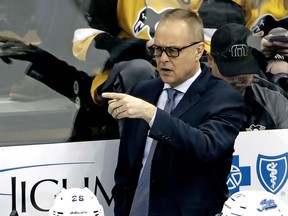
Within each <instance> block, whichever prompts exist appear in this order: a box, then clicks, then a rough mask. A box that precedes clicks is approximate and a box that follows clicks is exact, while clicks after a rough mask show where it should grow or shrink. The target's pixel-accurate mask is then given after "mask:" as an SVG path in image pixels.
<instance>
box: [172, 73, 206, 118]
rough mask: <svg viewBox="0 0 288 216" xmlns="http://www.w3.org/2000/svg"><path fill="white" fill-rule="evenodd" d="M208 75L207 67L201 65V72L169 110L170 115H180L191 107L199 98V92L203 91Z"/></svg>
mask: <svg viewBox="0 0 288 216" xmlns="http://www.w3.org/2000/svg"><path fill="white" fill-rule="evenodd" d="M210 76H211V74H210V71H209V69H208V68H207V67H203V68H202V72H201V74H200V75H199V77H198V78H197V79H196V80H195V81H194V82H193V83H192V85H191V86H190V87H189V88H188V90H187V92H186V93H185V94H184V96H183V98H182V99H181V101H180V102H179V104H178V105H177V106H176V108H175V109H174V110H173V111H172V112H171V115H173V116H175V117H180V116H181V115H183V114H184V113H185V112H186V111H187V110H189V109H190V108H191V107H193V106H194V105H195V104H196V103H197V102H198V101H199V100H200V99H201V93H202V92H203V91H205V89H206V85H207V81H208V79H209V77H210Z"/></svg>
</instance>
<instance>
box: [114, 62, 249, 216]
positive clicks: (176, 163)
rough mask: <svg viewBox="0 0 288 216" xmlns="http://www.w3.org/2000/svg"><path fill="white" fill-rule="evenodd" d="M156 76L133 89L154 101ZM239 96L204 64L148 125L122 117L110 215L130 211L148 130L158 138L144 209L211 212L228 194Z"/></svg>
mask: <svg viewBox="0 0 288 216" xmlns="http://www.w3.org/2000/svg"><path fill="white" fill-rule="evenodd" d="M163 85H164V83H163V82H162V80H161V79H154V80H149V81H143V82H140V83H139V84H138V85H137V86H136V87H135V89H134V90H133V92H132V94H133V95H134V96H136V97H139V98H142V99H143V100H146V101H148V102H150V103H152V104H156V103H157V100H158V98H159V95H160V94H161V91H162V90H163ZM244 106H245V105H244V100H243V97H242V96H241V95H240V94H239V93H238V92H236V90H235V89H234V88H233V87H232V86H231V85H230V84H228V83H226V82H225V81H223V80H220V79H218V78H216V77H214V76H212V75H211V73H210V70H209V69H208V68H207V67H206V66H202V72H201V74H200V76H199V77H198V78H197V79H196V80H195V82H194V83H193V84H192V85H191V86H190V87H189V89H188V90H187V92H186V93H185V95H184V96H183V98H182V99H181V101H180V102H179V104H178V105H177V106H176V108H175V109H174V110H173V111H172V112H171V113H170V114H168V113H166V112H165V111H163V110H161V109H159V108H158V109H157V112H156V116H155V121H154V124H153V126H152V127H151V128H149V124H148V123H147V122H145V121H144V120H142V119H125V122H124V128H123V134H122V137H121V141H120V147H119V155H118V163H117V167H116V170H115V186H114V187H113V190H112V196H113V198H114V201H115V207H114V212H115V216H124V215H125V216H126V215H129V211H130V207H131V202H132V200H133V195H134V192H135V188H136V185H137V181H138V178H139V172H140V170H141V166H142V165H141V161H142V157H143V152H144V147H145V141H146V137H147V135H148V136H150V137H152V138H153V139H156V140H158V144H157V147H156V150H155V154H154V157H153V162H152V167H151V187H150V210H149V212H150V213H149V215H154V216H156V215H161V216H170V215H171V216H180V215H183V216H186V215H187V216H188V215H189V216H215V214H216V213H219V212H221V209H222V206H223V203H224V202H225V200H226V199H227V196H228V188H227V185H226V181H227V176H228V174H229V172H230V167H231V162H232V154H233V152H234V141H235V138H236V136H237V135H238V133H239V130H240V128H241V124H242V118H243V113H244Z"/></svg>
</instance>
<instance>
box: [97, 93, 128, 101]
mask: <svg viewBox="0 0 288 216" xmlns="http://www.w3.org/2000/svg"><path fill="white" fill-rule="evenodd" d="M101 96H102V97H103V98H108V99H116V100H119V99H121V98H123V97H124V96H125V94H123V93H115V92H104V93H102V95H101Z"/></svg>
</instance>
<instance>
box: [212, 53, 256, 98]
mask: <svg viewBox="0 0 288 216" xmlns="http://www.w3.org/2000/svg"><path fill="white" fill-rule="evenodd" d="M207 57H208V64H209V66H210V68H211V72H212V74H213V75H214V76H216V77H218V78H220V79H223V80H225V81H226V82H228V83H230V84H231V85H232V86H234V87H235V89H236V90H237V91H239V92H240V93H241V94H244V92H245V90H246V88H247V87H248V86H249V85H250V84H251V82H252V81H253V76H254V75H253V74H245V75H237V76H232V77H226V76H223V75H222V74H221V73H220V71H219V68H218V67H217V64H216V63H215V60H214V58H213V57H212V55H211V54H210V53H207Z"/></svg>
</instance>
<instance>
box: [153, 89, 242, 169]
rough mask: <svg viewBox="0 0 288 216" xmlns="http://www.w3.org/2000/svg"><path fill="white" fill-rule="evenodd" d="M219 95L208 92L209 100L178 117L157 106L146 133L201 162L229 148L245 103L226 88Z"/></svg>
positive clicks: (231, 147) (240, 123) (240, 124)
mask: <svg viewBox="0 0 288 216" xmlns="http://www.w3.org/2000/svg"><path fill="white" fill-rule="evenodd" d="M222 93H223V92H222ZM221 95H222V97H219V95H218V97H216V96H217V95H215V94H213V93H212V97H211V98H210V97H209V98H210V99H209V100H206V101H205V102H204V103H202V104H201V105H199V107H198V108H196V109H194V111H193V108H191V110H188V111H187V112H186V113H184V114H183V116H181V117H180V118H176V117H173V116H171V115H169V114H167V113H166V112H164V111H163V110H160V109H158V110H157V113H156V116H155V120H154V124H153V126H152V127H151V129H150V135H149V136H151V137H152V138H153V139H156V140H158V143H161V144H162V145H170V146H173V147H174V148H175V149H178V150H179V152H182V153H183V154H184V155H186V156H187V157H188V158H191V159H192V160H196V161H202V162H204V163H205V162H209V161H212V160H214V159H216V158H218V157H219V156H220V155H223V154H224V153H225V152H226V151H227V150H228V149H233V146H234V141H235V139H236V137H237V135H238V134H239V131H240V128H241V126H242V120H243V115H244V106H245V105H244V100H243V97H242V96H241V95H240V94H236V93H235V92H234V93H232V92H230V93H229V91H228V90H227V91H226V93H224V94H221ZM206 96H207V95H206ZM214 97H215V98H217V99H215V98H214ZM196 106H197V105H196ZM201 107H202V109H201ZM204 107H205V108H204ZM200 109H201V110H200ZM163 122H165V124H163Z"/></svg>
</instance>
